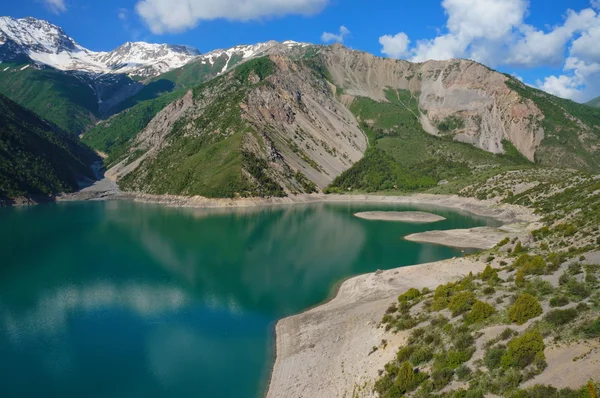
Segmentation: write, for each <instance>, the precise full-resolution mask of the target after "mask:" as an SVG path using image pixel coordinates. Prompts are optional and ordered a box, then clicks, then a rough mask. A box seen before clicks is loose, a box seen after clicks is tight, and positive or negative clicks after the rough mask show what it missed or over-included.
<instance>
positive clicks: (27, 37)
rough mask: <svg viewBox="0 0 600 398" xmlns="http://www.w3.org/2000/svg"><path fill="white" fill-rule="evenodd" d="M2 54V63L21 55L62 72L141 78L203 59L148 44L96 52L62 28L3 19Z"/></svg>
mask: <svg viewBox="0 0 600 398" xmlns="http://www.w3.org/2000/svg"><path fill="white" fill-rule="evenodd" d="M3 53H4V56H3V57H2V58H4V59H0V60H10V59H11V58H15V57H17V56H19V55H21V56H27V57H29V58H31V59H32V60H33V61H35V62H38V63H41V64H44V65H48V66H51V67H53V68H56V69H59V70H63V71H80V72H89V73H92V74H106V73H115V72H118V73H125V74H128V75H130V76H139V77H151V76H156V75H158V74H160V73H164V72H166V71H168V70H171V69H174V68H177V67H180V66H183V65H184V64H185V63H187V62H189V61H190V60H192V59H193V58H194V57H196V56H198V55H200V51H198V50H197V49H195V48H192V47H190V46H183V45H169V44H151V43H145V42H127V43H124V44H123V45H121V46H119V47H117V48H116V49H114V50H112V51H107V52H105V51H101V52H96V51H92V50H89V49H87V48H85V47H83V46H81V45H79V44H78V43H77V42H76V41H75V40H74V39H73V38H71V37H70V36H68V35H67V34H66V33H65V31H64V30H63V29H62V28H60V27H59V26H56V25H54V24H51V23H50V22H48V21H44V20H39V19H35V18H32V17H27V18H21V19H15V18H11V17H0V55H1V54H3Z"/></svg>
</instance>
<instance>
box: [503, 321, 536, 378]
mask: <svg viewBox="0 0 600 398" xmlns="http://www.w3.org/2000/svg"><path fill="white" fill-rule="evenodd" d="M544 348H545V345H544V339H543V337H542V335H541V334H540V332H538V331H537V330H530V331H527V332H525V333H523V335H521V336H519V337H515V338H514V339H512V340H511V341H509V343H508V347H507V350H506V353H504V355H503V356H502V359H501V361H500V363H501V365H502V367H503V368H504V369H508V368H521V369H523V368H525V367H527V366H529V365H531V364H532V363H533V362H534V361H535V360H536V359H542V358H544Z"/></svg>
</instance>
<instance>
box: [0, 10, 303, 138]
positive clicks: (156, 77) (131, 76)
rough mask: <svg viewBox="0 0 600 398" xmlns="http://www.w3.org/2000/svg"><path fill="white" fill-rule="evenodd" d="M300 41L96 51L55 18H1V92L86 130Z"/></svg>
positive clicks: (57, 121)
mask: <svg viewBox="0 0 600 398" xmlns="http://www.w3.org/2000/svg"><path fill="white" fill-rule="evenodd" d="M296 45H299V46H302V45H305V44H300V43H293V42H286V43H283V44H280V43H277V42H274V41H271V42H267V43H259V44H255V45H242V46H236V47H233V48H230V49H226V50H215V51H211V52H209V53H207V54H204V55H202V54H200V52H199V51H198V50H197V49H195V48H192V47H189V46H183V45H169V44H150V43H144V42H135V43H125V44H123V45H122V46H120V47H118V48H116V49H115V50H113V51H109V52H94V51H91V50H88V49H86V48H84V47H82V46H81V45H79V44H78V43H77V42H76V41H75V40H74V39H73V38H71V37H69V36H68V35H67V34H66V33H65V32H64V31H63V30H62V29H61V28H60V27H58V26H56V25H53V24H51V23H49V22H47V21H43V20H38V19H35V18H22V19H15V18H11V17H0V63H1V65H0V93H3V94H5V95H7V96H8V97H10V98H12V99H13V100H15V101H17V102H18V103H19V104H21V105H23V106H25V107H28V108H30V109H32V110H34V111H35V112H37V113H38V114H39V115H41V116H42V117H45V118H46V119H48V120H50V121H52V122H54V123H55V124H56V125H58V126H59V127H61V128H62V129H64V130H65V131H67V132H70V133H74V134H80V133H82V132H83V131H85V130H86V129H87V128H89V127H90V126H91V125H93V124H95V123H96V122H97V121H98V120H101V119H103V118H105V117H108V116H110V115H111V114H114V113H116V112H119V111H121V110H123V109H126V108H128V107H129V106H131V105H134V104H136V103H138V102H139V101H140V100H146V99H149V98H155V97H157V96H158V95H159V94H162V93H164V92H170V91H173V90H175V89H176V88H182V87H192V86H193V85H195V84H198V83H201V82H203V81H205V80H207V79H210V78H212V77H214V76H216V75H218V74H220V73H223V72H224V71H226V70H228V69H230V68H232V67H233V66H235V65H237V64H238V63H239V62H241V61H243V60H246V59H250V58H253V57H256V56H258V55H260V54H264V53H266V52H267V51H269V50H273V49H274V48H275V47H278V46H279V47H281V48H287V47H290V46H296ZM282 46H283V47H282ZM165 74H167V75H165ZM136 96H137V97H136Z"/></svg>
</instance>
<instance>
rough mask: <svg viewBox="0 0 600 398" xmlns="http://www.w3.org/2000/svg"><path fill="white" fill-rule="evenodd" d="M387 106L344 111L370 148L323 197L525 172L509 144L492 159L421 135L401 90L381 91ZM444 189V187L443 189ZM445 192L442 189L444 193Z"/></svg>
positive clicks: (411, 102)
mask: <svg viewBox="0 0 600 398" xmlns="http://www.w3.org/2000/svg"><path fill="white" fill-rule="evenodd" d="M386 98H387V100H388V101H387V102H378V101H374V100H372V99H369V98H363V97H358V98H356V99H354V101H353V102H352V104H351V105H350V110H351V111H352V113H353V114H354V115H355V116H356V118H357V119H358V120H359V121H360V122H361V128H362V129H363V131H365V133H366V134H367V136H368V137H369V142H370V144H371V147H370V148H369V149H368V150H367V152H366V153H365V157H364V158H363V159H361V160H360V161H359V162H357V163H356V164H355V165H354V166H353V167H351V168H350V169H349V170H346V171H345V172H344V173H342V174H341V175H340V176H339V177H337V178H336V179H335V180H334V181H333V183H332V184H331V185H330V186H329V188H328V190H327V192H331V193H333V192H347V191H348V190H360V191H367V192H376V191H385V190H400V191H404V192H411V191H423V190H427V189H430V188H434V187H437V186H438V183H439V182H440V181H444V182H447V183H448V184H450V186H453V185H455V184H457V183H463V184H464V182H465V181H469V180H470V178H471V177H472V176H473V175H475V174H478V173H481V171H482V170H488V172H489V170H495V171H499V170H503V169H507V168H512V167H515V168H516V167H531V166H532V165H533V164H532V163H531V162H530V161H528V160H527V159H526V158H525V157H523V156H522V155H521V154H520V153H519V152H518V151H517V150H516V149H515V148H514V146H512V145H511V144H510V143H509V142H505V143H504V144H505V146H506V147H507V153H506V154H504V155H494V154H492V153H489V152H485V151H482V150H480V149H477V148H475V147H474V146H472V145H469V144H464V143H460V142H457V141H454V140H453V139H452V138H450V137H444V136H442V137H436V136H433V135H431V134H428V133H426V132H425V131H424V130H423V127H422V126H421V123H420V122H419V119H418V118H417V116H416V115H417V114H418V113H419V109H418V103H417V98H415V97H414V96H412V95H411V93H410V92H409V91H407V90H391V89H388V90H386ZM444 185H445V184H444ZM447 188H448V187H446V189H447Z"/></svg>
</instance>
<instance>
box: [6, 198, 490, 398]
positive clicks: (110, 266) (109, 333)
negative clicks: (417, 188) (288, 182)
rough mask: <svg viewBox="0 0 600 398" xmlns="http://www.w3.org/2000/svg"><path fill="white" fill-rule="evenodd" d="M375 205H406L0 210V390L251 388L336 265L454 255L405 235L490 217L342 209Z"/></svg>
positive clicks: (203, 393) (260, 384) (325, 292)
mask: <svg viewBox="0 0 600 398" xmlns="http://www.w3.org/2000/svg"><path fill="white" fill-rule="evenodd" d="M375 209H377V210H393V209H400V210H408V209H410V210H414V209H416V208H415V207H400V206H390V205H384V206H382V205H357V204H335V205H334V204H313V205H306V206H292V207H279V208H277V207H276V208H268V209H250V210H237V211H236V210H233V211H221V212H216V211H210V210H190V209H169V208H163V207H159V206H154V205H143V204H134V203H130V202H82V203H60V204H52V205H45V206H36V207H31V208H13V209H0V226H1V228H0V252H1V253H2V256H1V257H0V262H1V266H0V396H3V397H6V396H20V397H23V396H26V397H28V396H38V397H41V396H43V397H48V396H60V397H83V396H85V397H236V398H240V397H241V398H243V397H251V398H255V397H258V396H260V395H261V394H263V393H264V389H265V387H266V383H267V382H268V376H269V372H270V367H271V365H272V362H273V359H274V358H273V357H274V352H273V346H274V325H275V322H276V321H277V320H278V319H280V318H282V317H285V316H287V315H290V314H294V313H297V312H300V311H302V310H304V309H306V308H308V307H311V306H314V305H316V304H318V303H320V302H322V301H323V300H325V299H326V298H327V297H328V296H329V295H330V294H331V292H332V289H333V287H334V286H335V284H336V283H338V282H339V281H341V280H342V279H344V278H347V277H349V276H352V275H357V274H361V273H365V272H371V271H375V270H377V269H389V268H394V267H399V266H403V265H409V264H415V263H422V262H429V261H435V260H440V259H444V258H450V257H454V256H458V255H461V254H462V253H461V252H460V251H459V250H454V249H450V248H446V247H442V246H435V245H429V244H419V243H413V242H408V241H405V240H403V239H402V238H403V236H405V235H407V234H410V233H415V232H421V231H426V230H431V229H451V228H467V227H474V226H481V225H494V222H492V221H491V220H487V219H482V218H477V217H474V216H472V215H469V214H460V213H456V212H452V211H445V210H435V211H434V212H435V213H437V214H440V215H443V216H445V217H447V220H446V221H442V222H439V223H434V224H427V225H414V224H405V223H394V222H382V221H367V220H362V219H358V218H356V217H354V216H353V213H354V212H356V211H362V210H375ZM422 209H423V208H418V210H422Z"/></svg>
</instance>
